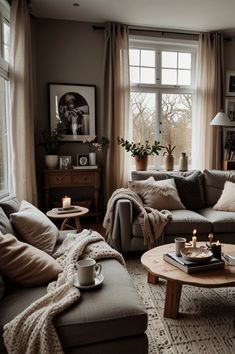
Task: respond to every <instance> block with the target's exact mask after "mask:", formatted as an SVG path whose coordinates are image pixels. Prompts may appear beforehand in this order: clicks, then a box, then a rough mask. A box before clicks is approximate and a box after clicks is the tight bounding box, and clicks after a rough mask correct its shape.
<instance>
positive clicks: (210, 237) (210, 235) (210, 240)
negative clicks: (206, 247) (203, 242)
mask: <svg viewBox="0 0 235 354" xmlns="http://www.w3.org/2000/svg"><path fill="white" fill-rule="evenodd" d="M213 237H214V236H213V234H209V235H208V238H209V242H210V247H211V245H212V240H213Z"/></svg>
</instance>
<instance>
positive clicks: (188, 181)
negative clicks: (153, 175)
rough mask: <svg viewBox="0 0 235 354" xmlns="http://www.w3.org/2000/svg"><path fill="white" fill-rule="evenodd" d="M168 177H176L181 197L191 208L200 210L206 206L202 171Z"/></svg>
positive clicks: (188, 207) (186, 205) (185, 204)
mask: <svg viewBox="0 0 235 354" xmlns="http://www.w3.org/2000/svg"><path fill="white" fill-rule="evenodd" d="M167 176H168V178H172V177H173V178H174V180H175V184H176V187H177V190H178V193H179V197H180V199H181V201H182V203H183V204H184V206H185V207H186V209H189V210H199V209H203V208H205V207H206V204H205V196H204V186H203V175H202V173H201V172H200V171H194V172H193V173H192V174H190V175H188V176H185V177H183V176H176V175H173V176H172V175H170V174H168V175H167Z"/></svg>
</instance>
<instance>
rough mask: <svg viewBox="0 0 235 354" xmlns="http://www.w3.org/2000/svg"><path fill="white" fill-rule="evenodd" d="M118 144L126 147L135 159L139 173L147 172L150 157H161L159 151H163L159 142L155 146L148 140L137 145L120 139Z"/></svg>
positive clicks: (155, 141)
mask: <svg viewBox="0 0 235 354" xmlns="http://www.w3.org/2000/svg"><path fill="white" fill-rule="evenodd" d="M117 143H118V144H119V145H121V146H122V147H124V148H125V150H126V151H127V152H131V156H133V157H134V158H135V163H136V170H137V171H145V170H146V169H147V165H148V156H150V155H159V151H161V149H162V146H161V145H160V142H159V141H157V140H154V142H153V144H150V142H149V141H148V140H146V141H145V143H141V142H138V143H135V142H129V141H128V140H124V139H123V138H119V137H118V138H117Z"/></svg>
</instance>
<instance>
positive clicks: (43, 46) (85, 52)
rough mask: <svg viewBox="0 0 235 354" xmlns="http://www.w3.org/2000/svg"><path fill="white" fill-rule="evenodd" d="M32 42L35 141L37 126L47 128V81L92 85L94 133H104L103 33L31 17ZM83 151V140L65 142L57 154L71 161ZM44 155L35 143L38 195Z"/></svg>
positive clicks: (87, 25) (81, 25) (85, 26)
mask: <svg viewBox="0 0 235 354" xmlns="http://www.w3.org/2000/svg"><path fill="white" fill-rule="evenodd" d="M32 42H33V68H34V97H35V102H34V107H35V110H34V112H35V113H34V114H35V116H34V119H35V128H36V130H35V133H36V142H38V139H39V133H40V129H41V128H49V120H50V117H49V96H48V83H49V82H51V83H68V84H71V83H73V84H92V85H96V127H97V130H96V132H97V134H98V136H100V137H101V136H102V135H103V134H105V133H104V129H103V125H102V116H101V110H102V104H101V102H102V97H101V95H102V80H103V55H104V32H103V31H102V30H94V29H93V26H92V24H91V23H80V22H74V21H60V20H51V19H33V20H32ZM84 152H86V146H85V145H84V144H83V143H77V142H72V143H66V144H65V145H64V146H63V147H62V149H61V151H60V154H61V155H63V154H64V155H72V158H73V162H74V163H75V160H76V154H77V153H84ZM44 154H45V151H44V149H43V148H42V147H38V146H36V161H37V181H38V191H39V198H40V196H41V194H42V193H41V191H42V170H43V168H44Z"/></svg>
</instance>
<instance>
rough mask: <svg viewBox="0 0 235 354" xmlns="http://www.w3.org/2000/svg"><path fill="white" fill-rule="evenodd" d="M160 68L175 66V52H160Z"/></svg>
mask: <svg viewBox="0 0 235 354" xmlns="http://www.w3.org/2000/svg"><path fill="white" fill-rule="evenodd" d="M162 68H177V52H162Z"/></svg>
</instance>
